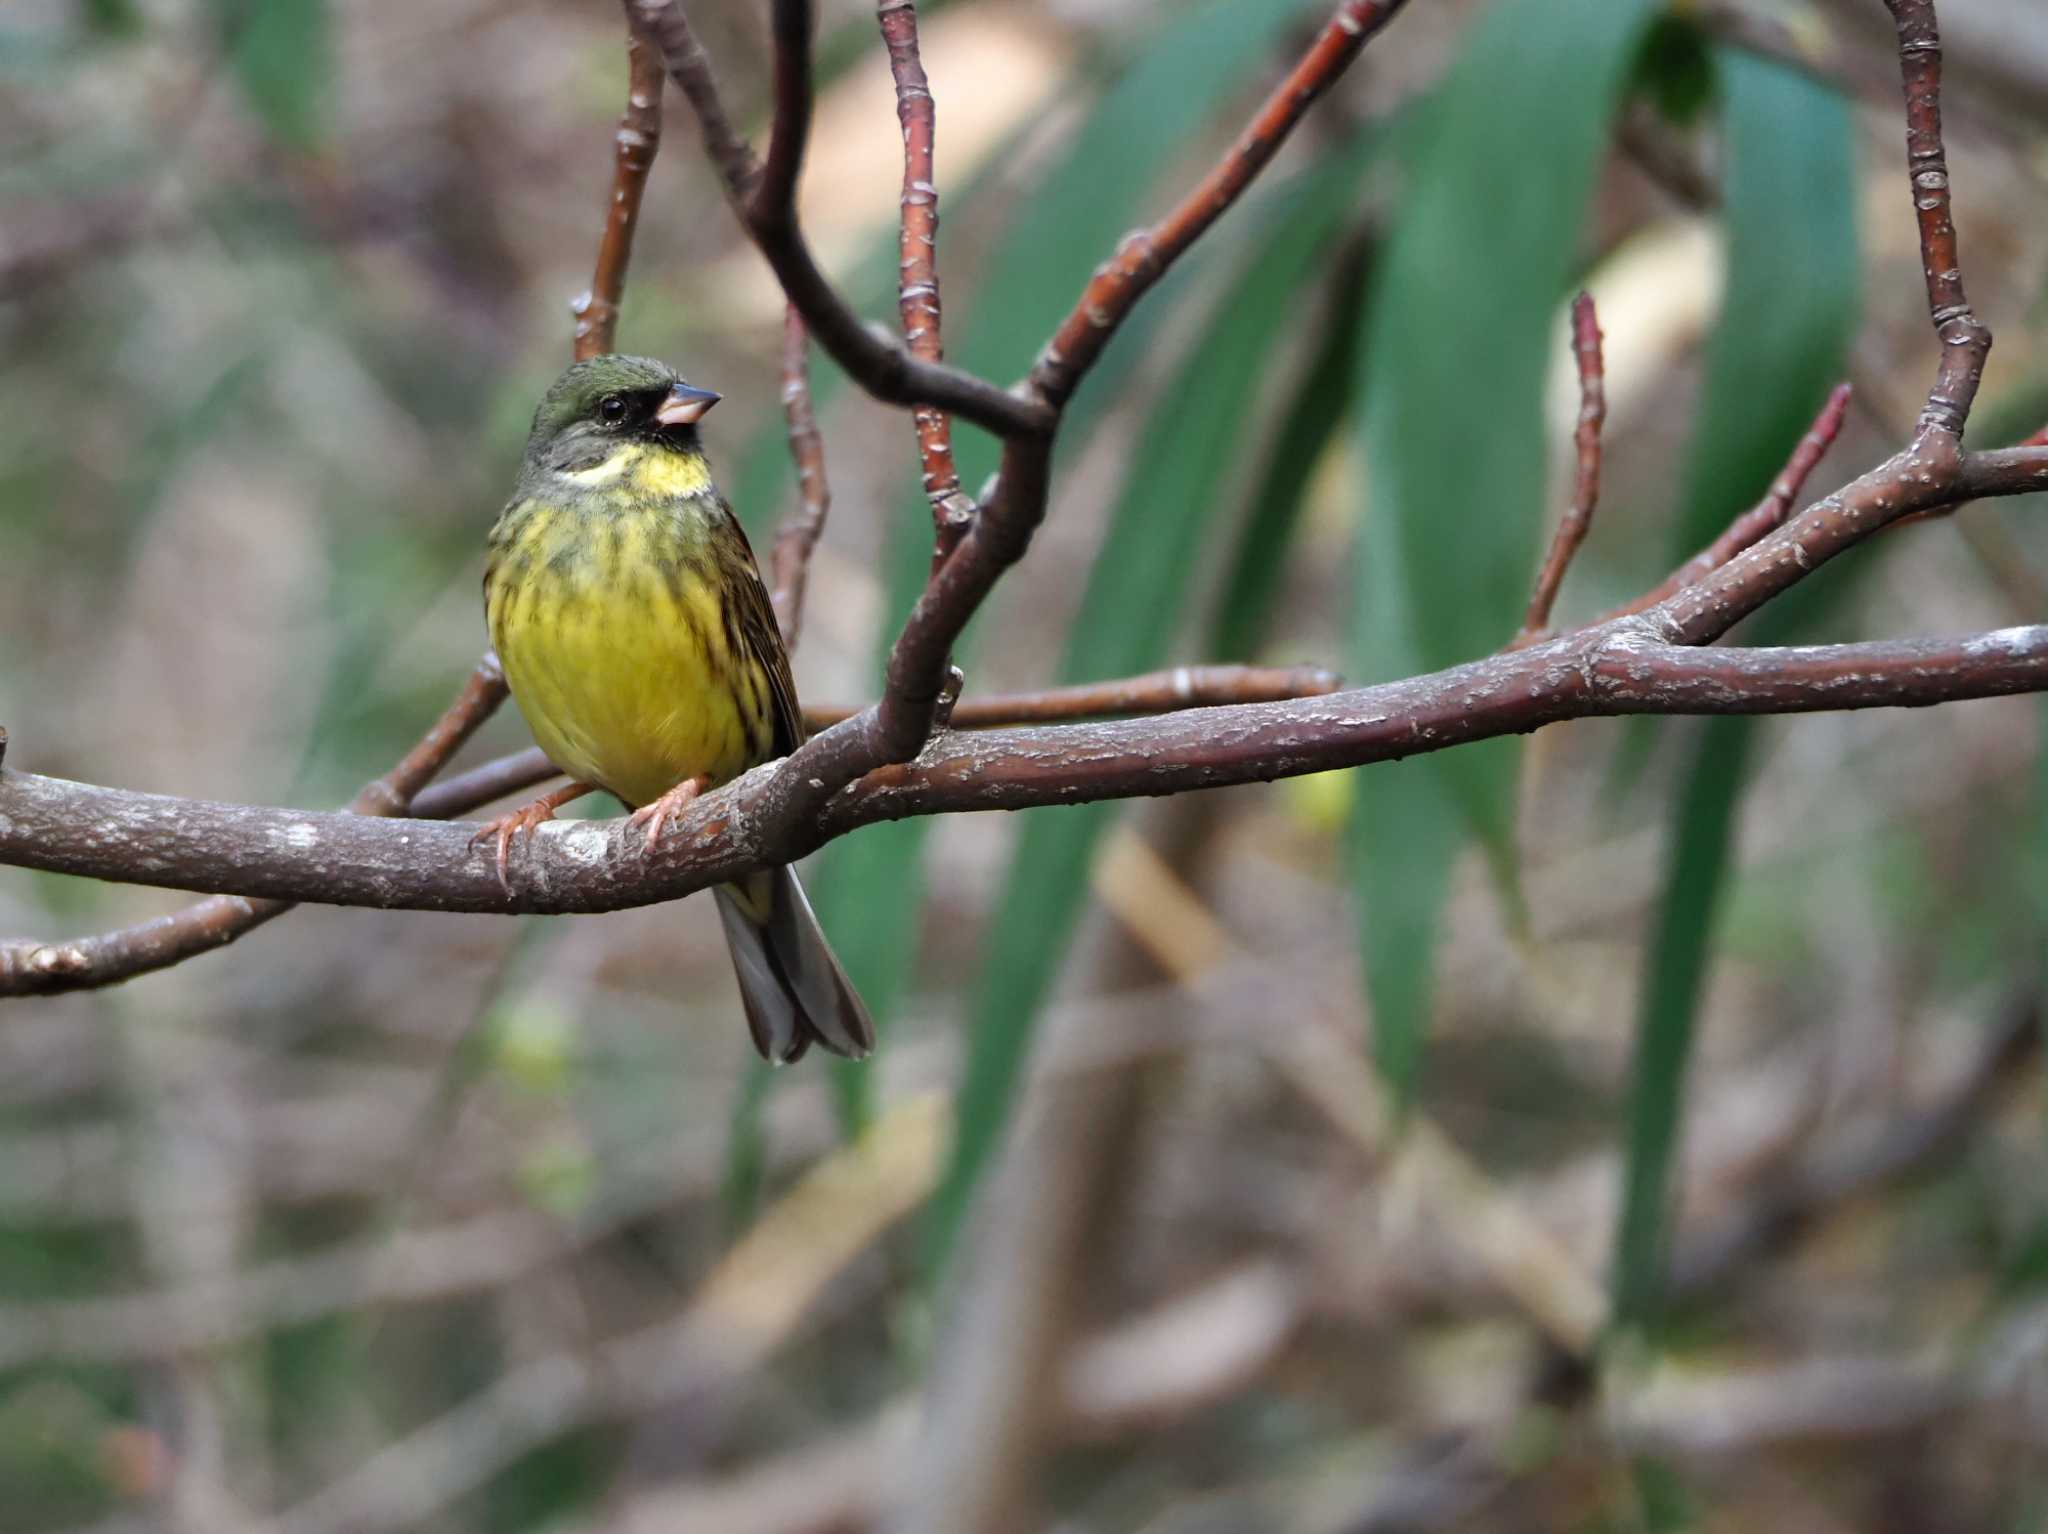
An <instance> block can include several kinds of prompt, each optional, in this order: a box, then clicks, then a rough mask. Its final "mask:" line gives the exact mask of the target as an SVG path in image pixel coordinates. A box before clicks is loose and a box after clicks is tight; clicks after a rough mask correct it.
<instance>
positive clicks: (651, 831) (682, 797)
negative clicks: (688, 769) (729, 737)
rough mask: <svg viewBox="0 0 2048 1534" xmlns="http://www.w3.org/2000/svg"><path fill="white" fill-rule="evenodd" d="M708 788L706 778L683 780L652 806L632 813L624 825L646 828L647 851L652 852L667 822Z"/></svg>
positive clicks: (708, 783)
mask: <svg viewBox="0 0 2048 1534" xmlns="http://www.w3.org/2000/svg"><path fill="white" fill-rule="evenodd" d="M710 786H711V784H710V781H709V780H708V779H706V778H685V779H683V781H682V782H680V783H678V784H677V785H676V786H675V787H674V788H672V789H670V790H669V791H668V792H667V793H665V794H663V795H662V796H661V797H660V798H659V799H656V800H655V801H654V802H653V803H652V804H643V805H641V806H640V808H639V809H637V810H635V811H633V813H632V815H631V816H630V817H629V818H628V820H627V822H626V823H627V824H628V825H632V826H645V827H647V850H648V851H649V852H652V851H653V850H654V844H655V843H656V842H658V841H660V840H661V833H662V832H664V831H666V830H667V829H668V823H669V821H670V820H671V819H672V818H673V817H675V816H677V815H680V814H682V812H683V811H684V810H686V809H688V808H689V807H690V806H691V804H692V803H694V802H695V801H696V798H697V796H698V795H699V794H701V793H703V792H704V790H705V789H707V788H709V787H710Z"/></svg>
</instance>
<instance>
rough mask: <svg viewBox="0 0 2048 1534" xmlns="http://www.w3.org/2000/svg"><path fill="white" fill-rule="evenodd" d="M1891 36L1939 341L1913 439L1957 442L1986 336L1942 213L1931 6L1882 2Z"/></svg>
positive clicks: (1944, 178) (1945, 200)
mask: <svg viewBox="0 0 2048 1534" xmlns="http://www.w3.org/2000/svg"><path fill="white" fill-rule="evenodd" d="M1885 3H1886V5H1887V6H1889V7H1890V9H1891V13H1892V20H1893V22H1894V23H1895V24H1896V26H1897V28H1898V35H1899V72H1900V77H1901V83H1902V84H1903V86H1904V89H1905V96H1906V167H1907V171H1908V174H1909V175H1910V177H1911V180H1912V186H1913V209H1914V213H1915V215H1916V216H1917V218H1918V220H1919V224H1920V265H1921V270H1922V271H1923V272H1924V273H1925V274H1926V278H1927V309H1928V313H1929V316H1930V317H1931V318H1932V320H1933V321H1934V333H1935V334H1936V335H1938V336H1939V337H1940V338H1941V368H1940V373H1939V376H1938V377H1937V378H1936V380H1935V384H1934V388H1933V389H1932V390H1931V391H1930V392H1929V394H1928V396H1927V407H1926V409H1925V410H1923V411H1922V412H1921V415H1920V431H1919V435H1920V436H1921V437H1922V438H1923V439H1924V438H1926V437H1928V436H1929V435H1930V434H1935V433H1939V434H1941V435H1943V436H1946V437H1949V438H1955V439H1960V438H1961V437H1962V435H1963V423H1964V422H1965V421H1967V420H1968V419H1969V415H1970V405H1971V403H1972V402H1973V401H1974V400H1975V399H1976V397H1977V385H1978V383H1979V382H1980V381H1981V380H1982V379H1983V376H1984V359H1985V358H1986V357H1987V356H1989V355H1990V352H1991V332H1990V331H1989V330H1988V329H1986V328H1985V326H1984V325H1982V324H1981V323H1980V322H1979V321H1978V319H1977V316H1976V313H1975V312H1974V311H1973V310H1972V309H1971V308H1970V301H1969V299H1968V298H1966V297H1965V296H1964V294H1963V270H1962V259H1961V257H1960V256H1959V255H1958V253H1957V249H1956V226H1955V220H1954V218H1953V216H1952V215H1951V212H1950V207H1949V174H1948V151H1947V149H1946V147H1945V146H1944V145H1943V143H1942V138H1941V31H1940V28H1939V26H1938V25H1937V24H1936V21H1935V15H1934V0H1885Z"/></svg>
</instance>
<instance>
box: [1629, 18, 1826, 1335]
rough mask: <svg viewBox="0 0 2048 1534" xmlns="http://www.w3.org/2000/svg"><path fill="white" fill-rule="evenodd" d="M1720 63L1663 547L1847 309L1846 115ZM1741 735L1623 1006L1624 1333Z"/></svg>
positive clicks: (1743, 500)
mask: <svg viewBox="0 0 2048 1534" xmlns="http://www.w3.org/2000/svg"><path fill="white" fill-rule="evenodd" d="M1719 62H1720V68H1721V71H1722V76H1721V78H1722V99H1723V109H1722V110H1723V119H1724V123H1725V128H1724V133H1725V138H1726V141H1727V151H1728V155H1727V159H1728V172H1727V187H1726V197H1725V208H1726V213H1725V216H1726V219H1727V222H1728V251H1729V261H1728V281H1727V286H1726V293H1725V297H1724V299H1723V312H1722V317H1721V321H1720V324H1719V326H1718V327H1717V329H1716V331H1715V333H1714V336H1713V339H1712V341H1711V342H1710V343H1709V346H1708V359H1707V381H1706V390H1705V394H1704V397H1703V398H1702V400H1701V406H1700V425H1699V428H1698V430H1697V433H1696V435H1695V438H1694V444H1693V455H1692V473H1691V477H1690V479H1689V481H1688V487H1687V494H1686V505H1685V510H1684V512H1683V513H1682V515H1681V518H1680V520H1681V523H1682V525H1683V531H1682V532H1681V533H1680V534H1679V535H1678V537H1677V539H1676V542H1675V549H1674V553H1675V552H1676V551H1677V550H1691V549H1693V548H1696V547H1697V546H1698V545H1699V544H1700V543H1702V542H1704V541H1705V540H1706V538H1708V537H1710V536H1711V535H1712V534H1713V533H1715V532H1718V531H1719V529H1720V528H1721V527H1722V526H1723V525H1724V524H1725V523H1726V522H1727V520H1728V518H1729V516H1730V515H1731V514H1732V513H1733V512H1735V511H1736V510H1738V509H1740V508H1741V507H1742V506H1744V505H1747V504H1749V503H1750V502H1752V501H1754V500H1755V499H1756V498H1757V497H1758V496H1760V495H1761V494H1762V493H1763V492H1764V490H1765V489H1766V488H1767V487H1768V485H1769V483H1770V480H1771V477H1772V476H1773V475H1774V474H1775V473H1776V472H1777V469H1778V467H1779V465H1781V464H1782V463H1783V462H1784V460H1785V458H1786V456H1787V454H1788V453H1789V452H1790V451H1791V448H1792V446H1793V444H1794V443H1796V442H1797V441H1798V440H1799V437H1800V435H1801V433H1802V432H1804V431H1805V429H1806V426H1807V423H1808V421H1809V420H1810V419H1811V418H1812V415H1813V412H1814V410H1815V408H1816V407H1817V405H1818V404H1819V402H1820V400H1821V398H1822V397H1823V396H1824V395H1825V393H1826V391H1827V388H1828V385H1829V383H1830V382H1831V381H1832V380H1833V379H1834V378H1836V377H1837V376H1839V370H1840V369H1841V366H1842V362H1843V358H1844V356H1845V354H1846V352H1847V350H1848V345H1849V341H1850V338H1851V336H1852V334H1853V332H1854V329H1855V323H1856V313H1857V293H1858V276H1859V271H1860V265H1859V258H1858V253H1857V241H1856V223H1855V204H1854V193H1855V178H1854V170H1855V166H1854V158H1853V154H1852V149H1851V125H1850V120H1849V114H1848V109H1847V107H1846V106H1845V104H1844V103H1843V102H1842V101H1841V100H1840V99H1839V98H1838V97H1836V96H1835V95H1834V94H1833V93H1832V92H1830V91H1828V90H1826V89H1824V88H1822V87H1821V86H1819V85H1816V84H1815V83H1814V82H1813V81H1812V80H1810V79H1809V78H1807V77H1806V76H1804V75H1802V74H1799V73H1796V72H1794V71H1792V70H1788V69H1784V68H1781V67H1780V66H1778V65H1775V64H1770V63H1766V62H1763V61H1761V60H1758V59H1755V58H1752V57H1749V56H1747V55H1743V54H1737V53H1732V52H1731V53H1728V54H1724V55H1722V56H1721V58H1720V61H1719ZM1831 584H1835V589H1836V590H1839V584H1838V583H1831ZM1811 600H1812V599H1811V598H1809V602H1810V601H1811ZM1806 605H1809V603H1780V604H1776V605H1774V607H1773V608H1772V609H1771V611H1770V612H1768V613H1766V614H1765V615H1764V617H1763V619H1762V620H1760V621H1759V623H1758V625H1757V628H1758V633H1757V636H1756V642H1758V643H1765V644H1768V643H1773V642H1781V641H1782V639H1783V636H1784V633H1785V630H1786V628H1787V626H1789V625H1790V624H1793V623H1796V622H1797V621H1798V619H1799V610H1800V608H1801V607H1802V606H1806ZM1755 732H1756V721H1754V720H1750V719H1734V718H1730V719H1718V720H1715V721H1713V722H1712V723H1711V724H1709V725H1707V726H1706V727H1705V728H1704V729H1703V730H1702V731H1701V732H1700V734H1699V735H1698V737H1697V739H1696V740H1695V742H1694V743H1693V746H1692V748H1691V762H1690V764H1689V766H1688V768H1687V770H1686V773H1685V778H1684V786H1683V789H1682V790H1681V793H1680V796H1679V801H1678V803H1677V804H1676V806H1674V809H1673V822H1672V827H1671V831H1670V835H1669V846H1670V848H1671V855H1670V864H1669V869H1668V872H1667V874H1666V878H1665V885H1664V892H1663V897H1662V899H1661V901H1660V903H1659V909H1658V918H1657V928H1656V937H1655V940H1654V943H1653V946H1652V948H1651V951H1650V954H1649V958H1648V961H1647V963H1646V965H1645V968H1644V972H1643V982H1642V992H1641V998H1640V1002H1639V1006H1638V1012H1637V1036H1636V1058H1635V1064H1634V1070H1633V1077H1632V1081H1631V1089H1630V1108H1629V1132H1628V1145H1627V1163H1626V1165H1627V1171H1626V1175H1625V1186H1624V1194H1623V1201H1622V1210H1621V1215H1620V1223H1619V1226H1618V1228H1617V1230H1616V1235H1615V1255H1614V1280H1613V1281H1614V1291H1615V1315H1616V1318H1617V1319H1618V1320H1619V1321H1620V1322H1622V1323H1623V1324H1640V1323H1642V1322H1644V1321H1647V1320H1648V1319H1650V1318H1651V1316H1652V1314H1653V1312H1654V1309H1655V1303H1656V1295H1657V1289H1658V1285H1659V1281H1660V1277H1661V1273H1662V1262H1663V1253H1664V1249H1665V1231H1666V1225H1667V1215H1666V1210H1665V1203H1666V1198H1667V1191H1668V1183H1669V1180H1670V1169H1671V1162H1672V1155H1673V1146H1674V1144H1675V1143H1676V1139H1677V1135H1678V1131H1679V1125H1680V1123H1681V1121H1682V1117H1683V1112H1684V1098H1685V1077H1686V1069H1687V1065H1688V1063H1689V1061H1690V1059H1691V1052H1692V1039H1693V1033H1694V1030H1695V1026H1696V1021H1697V1016H1698V1010H1699V999H1700V994H1701V990H1702V987H1703V984H1704V980H1705V976H1706V973H1707V969H1708V966H1709V961H1710V958H1711V954H1712V945H1713V937H1714V918H1715V914H1716V912H1717V911H1718V909H1719V908H1720V906H1721V904H1722V893H1723V886H1724V885H1725V883H1726V882H1727V877H1728V870H1729V868H1730V866H1731V857H1730V850H1729V849H1730V842H1731V840H1732V837H1733V835H1734V831H1735V826H1736V823H1737V819H1738V816H1739V811H1740V804H1741V795H1742V790H1743V781H1742V779H1743V770H1744V767H1745V765H1746V763H1747V762H1748V760H1749V758H1750V756H1751V755H1752V753H1753V750H1754V736H1755Z"/></svg>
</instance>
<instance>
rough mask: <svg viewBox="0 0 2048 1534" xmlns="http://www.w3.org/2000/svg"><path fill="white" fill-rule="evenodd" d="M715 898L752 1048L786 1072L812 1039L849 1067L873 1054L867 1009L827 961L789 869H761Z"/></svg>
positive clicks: (830, 960)
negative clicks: (749, 1032) (849, 1063)
mask: <svg viewBox="0 0 2048 1534" xmlns="http://www.w3.org/2000/svg"><path fill="white" fill-rule="evenodd" d="M716 894H717V896H718V914H719V916H720V917H721V918H722V919H723V920H724V922H725V941H726V944H727V946H728V947H730V948H731V949H732V967H733V969H734V971H735V972H736V973H737V974H738V975H739V981H740V1001H741V1002H742V1003H743V1004H744V1005H745V1007H746V1009H747V1027H748V1028H749V1029H751V1030H752V1031H753V1035H754V1047H755V1048H756V1049H758V1050H760V1051H761V1053H762V1054H763V1055H764V1056H766V1057H767V1058H768V1059H770V1060H773V1061H775V1062H776V1063H777V1064H779V1065H787V1064H789V1062H791V1061H792V1060H797V1059H800V1058H802V1056H803V1052H804V1051H805V1050H806V1049H809V1048H810V1047H811V1041H812V1040H813V1039H815V1040H817V1041H818V1043H820V1044H822V1045H824V1046H825V1048H827V1049H829V1050H831V1051H832V1053H833V1054H835V1055H845V1056H846V1057H847V1058H848V1059H849V1060H858V1059H860V1058H861V1057H862V1056H864V1055H866V1054H867V1052H868V1051H869V1050H871V1049H873V1048H874V1047H875V1025H874V1023H873V1022H872V1021H870V1020H869V1018H868V1009H867V1008H866V1007H865V1006H863V1005H862V1004H861V999H860V997H859V996H857V995H855V994H854V990H853V983H852V982H851V981H849V980H848V979H847V978H846V971H845V970H843V969H841V968H840V967H839V960H838V959H837V958H835V957H833V954H832V948H831V945H830V944H828V943H827V942H826V941H825V934H824V932H823V931H821V930H820V929H819V927H818V918H817V917H816V916H814V915H812V914H811V902H810V901H809V899H807V898H806V897H805V895H804V887H803V886H802V885H801V884H799V883H797V882H796V871H795V870H794V869H790V868H770V869H764V870H763V871H762V872H760V873H757V874H753V875H750V876H749V877H748V879H747V880H746V882H745V883H744V884H721V885H720V886H719V887H718V889H717V891H716Z"/></svg>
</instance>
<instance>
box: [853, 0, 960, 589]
mask: <svg viewBox="0 0 2048 1534" xmlns="http://www.w3.org/2000/svg"><path fill="white" fill-rule="evenodd" d="M875 20H876V22H877V23H878V24H879V25H880V26H881V29H882V42H883V44H884V45H885V46H886V47H887V49H888V51H889V73H890V74H891V75H892V76H893V77H894V78H895V81H896V119H897V121H898V122H899V123H901V124H902V127H903V196H902V216H901V227H902V236H901V249H900V252H899V256H898V262H897V289H896V307H897V310H898V312H899V313H900V314H901V315H902V319H903V342H904V344H905V345H906V346H908V347H909V348H910V350H911V353H912V355H914V356H917V357H922V358H923V359H924V360H925V361H927V362H940V361H943V360H944V359H945V344H944V340H943V331H942V329H941V324H940V309H939V182H938V173H937V170H936V169H935V165H934V159H935V151H936V147H937V138H938V106H937V104H936V103H935V102H934V101H933V100H932V90H931V82H930V81H929V80H928V79H926V77H925V72H924V60H923V59H922V57H920V55H919V53H918V46H917V6H916V3H915V0H877V3H876V6H875ZM913 420H914V424H915V426H916V430H917V455H918V462H919V465H920V466H921V468H922V471H923V476H924V493H925V497H926V499H928V500H929V501H930V502H931V507H932V534H933V542H932V567H933V568H934V569H936V568H938V566H940V565H942V564H944V563H945V562H946V556H947V555H949V554H951V553H952V552H953V547H954V545H955V544H957V543H958V542H959V541H960V539H961V538H962V536H964V535H965V533H966V532H967V529H968V526H969V525H970V524H971V523H972V522H973V520H974V503H973V502H972V501H971V500H969V499H968V497H967V496H965V495H964V494H962V493H961V490H960V471H959V470H958V469H957V468H956V467H955V466H954V463H953V423H952V421H951V420H949V419H948V418H947V416H946V412H945V411H943V410H938V409H935V408H933V407H931V406H929V405H920V406H918V407H917V409H916V410H915V412H914V413H913Z"/></svg>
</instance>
